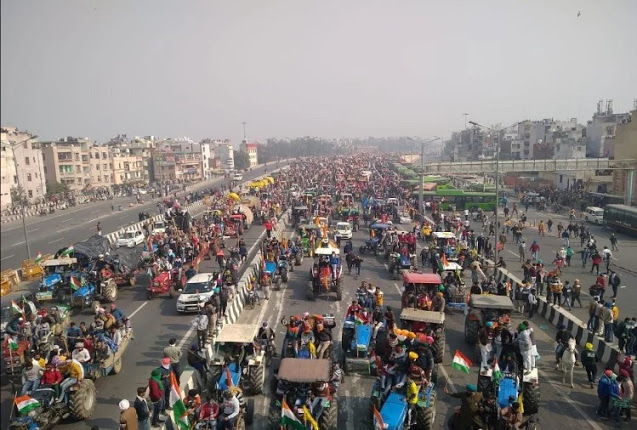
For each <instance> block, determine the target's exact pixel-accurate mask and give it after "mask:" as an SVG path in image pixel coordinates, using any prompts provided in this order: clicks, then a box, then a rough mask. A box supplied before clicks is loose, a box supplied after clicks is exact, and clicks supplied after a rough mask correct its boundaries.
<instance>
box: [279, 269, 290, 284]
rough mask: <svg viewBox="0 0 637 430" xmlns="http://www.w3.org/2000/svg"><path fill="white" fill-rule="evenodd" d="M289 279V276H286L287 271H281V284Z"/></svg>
mask: <svg viewBox="0 0 637 430" xmlns="http://www.w3.org/2000/svg"><path fill="white" fill-rule="evenodd" d="M289 279H290V278H289V276H288V271H287V269H285V270H281V280H282V281H283V282H287V281H288V280H289Z"/></svg>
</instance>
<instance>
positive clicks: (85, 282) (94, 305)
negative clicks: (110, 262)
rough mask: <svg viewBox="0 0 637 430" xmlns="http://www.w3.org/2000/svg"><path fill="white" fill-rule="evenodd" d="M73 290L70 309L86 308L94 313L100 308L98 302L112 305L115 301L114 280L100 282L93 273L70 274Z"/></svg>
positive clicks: (115, 286) (115, 289) (78, 272)
mask: <svg viewBox="0 0 637 430" xmlns="http://www.w3.org/2000/svg"><path fill="white" fill-rule="evenodd" d="M70 278H71V281H70V284H72V286H71V288H72V289H73V290H74V291H73V292H72V293H71V302H70V305H71V307H72V308H78V307H79V308H80V309H82V310H83V309H84V308H88V307H90V309H92V310H93V311H94V312H95V313H97V310H98V309H99V308H100V307H101V306H100V300H101V301H103V302H106V303H113V302H114V301H115V300H117V284H116V283H115V280H114V279H112V278H110V279H105V280H103V281H100V280H99V279H98V277H97V274H96V273H95V272H90V273H86V272H80V271H77V272H72V273H71V275H70Z"/></svg>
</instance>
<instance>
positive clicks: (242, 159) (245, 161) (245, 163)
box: [233, 151, 250, 170]
mask: <svg viewBox="0 0 637 430" xmlns="http://www.w3.org/2000/svg"><path fill="white" fill-rule="evenodd" d="M233 153H234V168H235V169H237V170H245V169H249V168H250V157H249V156H248V154H246V153H245V152H241V151H233Z"/></svg>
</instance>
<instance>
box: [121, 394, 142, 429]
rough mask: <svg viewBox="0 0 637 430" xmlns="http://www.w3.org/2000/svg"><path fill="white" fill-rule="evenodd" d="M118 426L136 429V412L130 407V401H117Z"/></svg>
mask: <svg viewBox="0 0 637 430" xmlns="http://www.w3.org/2000/svg"><path fill="white" fill-rule="evenodd" d="M118 406H119V410H120V413H119V428H120V430H138V426H137V412H136V411H135V408H131V407H130V402H129V401H128V400H126V399H124V400H122V401H120V402H119V405H118Z"/></svg>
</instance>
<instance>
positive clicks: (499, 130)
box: [469, 121, 519, 263]
mask: <svg viewBox="0 0 637 430" xmlns="http://www.w3.org/2000/svg"><path fill="white" fill-rule="evenodd" d="M469 124H471V125H473V126H474V127H478V128H481V129H486V130H490V131H492V132H493V133H494V134H495V136H496V138H497V143H496V145H495V262H496V263H497V262H498V254H499V251H498V233H499V231H500V222H499V216H498V212H499V211H498V209H499V208H498V206H499V205H500V192H499V190H500V134H501V133H502V132H503V131H504V130H508V129H509V128H511V127H515V126H516V125H518V124H519V122H516V123H515V124H511V125H510V126H508V127H504V128H495V127H485V126H483V125H480V124H478V123H477V122H475V121H469Z"/></svg>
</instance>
